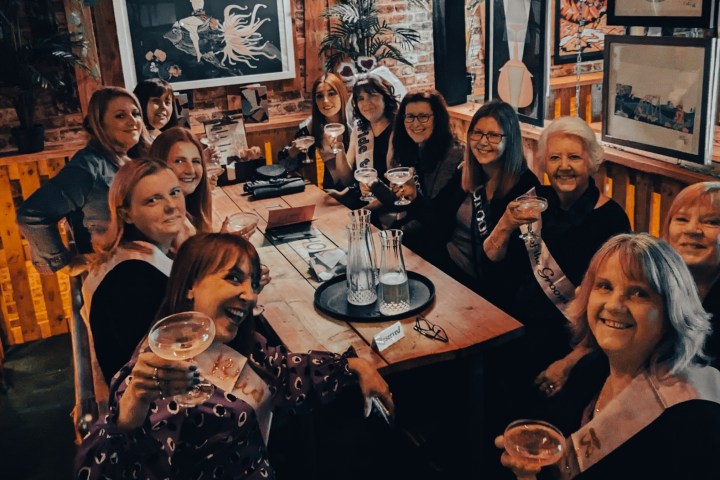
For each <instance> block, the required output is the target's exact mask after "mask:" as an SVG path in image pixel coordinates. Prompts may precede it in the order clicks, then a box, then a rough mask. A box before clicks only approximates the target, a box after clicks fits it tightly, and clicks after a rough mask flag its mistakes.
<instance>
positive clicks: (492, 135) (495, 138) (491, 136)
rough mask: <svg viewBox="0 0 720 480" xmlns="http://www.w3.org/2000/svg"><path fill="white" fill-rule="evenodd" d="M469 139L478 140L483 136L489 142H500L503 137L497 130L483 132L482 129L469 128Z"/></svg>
mask: <svg viewBox="0 0 720 480" xmlns="http://www.w3.org/2000/svg"><path fill="white" fill-rule="evenodd" d="M469 136H470V140H477V141H480V140H482V139H483V137H485V138H487V141H488V142H489V143H494V144H497V143H500V142H502V139H503V138H504V137H505V135H504V134H502V133H497V132H483V131H482V130H470V135H469Z"/></svg>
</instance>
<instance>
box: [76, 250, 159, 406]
mask: <svg viewBox="0 0 720 480" xmlns="http://www.w3.org/2000/svg"><path fill="white" fill-rule="evenodd" d="M132 243H135V244H137V245H139V246H140V247H141V248H143V250H136V249H129V248H125V247H119V248H117V249H116V250H115V252H114V253H113V255H112V256H111V257H110V258H109V259H108V260H107V261H105V262H103V263H101V264H99V265H97V266H95V267H94V268H91V269H90V271H89V272H88V275H87V278H85V280H84V281H83V286H82V295H83V306H82V309H81V310H80V313H81V314H82V317H83V320H84V321H85V328H86V329H87V334H88V344H89V347H90V363H91V366H92V372H93V384H94V389H95V401H96V402H97V404H98V411H99V413H100V418H102V416H103V415H104V414H106V413H107V411H108V408H107V407H108V396H109V391H108V385H107V383H105V377H104V376H103V374H102V370H101V369H100V364H99V363H98V361H97V356H96V355H95V341H94V340H93V336H92V329H91V328H90V307H91V306H92V298H93V295H94V294H95V290H97V288H98V287H99V286H100V284H101V283H102V281H103V279H104V278H105V276H106V275H107V274H108V273H109V272H110V271H111V270H112V269H113V268H115V267H116V266H117V265H119V264H121V263H122V262H124V261H126V260H144V261H146V262H147V263H149V264H150V265H152V266H154V267H155V268H157V269H158V270H160V271H161V272H162V273H163V274H165V275H167V276H168V277H169V276H170V269H171V268H172V260H170V259H169V258H168V257H167V255H165V254H164V253H162V251H160V249H159V248H158V247H156V246H155V245H153V244H152V243H149V242H142V241H135V242H132ZM128 360H129V358H128Z"/></svg>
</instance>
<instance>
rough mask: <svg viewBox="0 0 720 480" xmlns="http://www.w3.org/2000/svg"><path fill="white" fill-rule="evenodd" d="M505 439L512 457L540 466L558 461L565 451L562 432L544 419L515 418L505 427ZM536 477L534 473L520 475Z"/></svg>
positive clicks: (525, 477) (520, 478)
mask: <svg viewBox="0 0 720 480" xmlns="http://www.w3.org/2000/svg"><path fill="white" fill-rule="evenodd" d="M503 440H504V442H505V450H506V451H507V452H508V454H510V456H511V457H515V458H518V459H521V460H523V461H524V462H527V463H534V464H536V465H537V466H539V467H545V466H547V465H552V464H554V463H557V462H558V461H559V460H560V459H561V458H562V456H563V453H564V452H563V450H564V446H565V437H564V436H563V434H562V432H561V431H560V430H558V429H557V428H556V427H554V426H553V425H551V424H549V423H547V422H543V421H542V420H527V419H523V420H515V421H514V422H512V423H510V425H508V426H507V428H506V429H505V433H504V434H503ZM534 478H535V476H534V475H527V476H521V477H518V479H519V480H523V479H534Z"/></svg>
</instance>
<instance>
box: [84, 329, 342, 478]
mask: <svg viewBox="0 0 720 480" xmlns="http://www.w3.org/2000/svg"><path fill="white" fill-rule="evenodd" d="M348 356H355V352H354V351H353V350H352V348H351V349H350V350H348V352H346V353H345V354H343V355H338V354H333V353H326V352H310V353H308V354H296V353H290V352H288V351H287V349H286V348H285V347H284V346H277V347H276V346H269V345H268V344H267V341H266V340H265V338H263V337H261V336H260V335H257V334H256V342H255V345H254V348H253V352H252V353H251V355H250V356H249V358H250V361H253V362H255V363H256V364H257V365H258V366H260V367H261V368H263V369H265V370H267V371H268V372H271V373H272V375H273V377H274V380H275V382H274V384H273V385H270V391H271V393H272V394H273V397H272V404H273V410H274V411H275V412H278V411H285V412H287V413H290V414H293V413H299V412H302V411H307V410H308V409H309V408H310V406H311V405H312V403H313V402H312V401H310V399H311V398H316V399H318V400H320V401H321V402H323V403H324V402H328V401H331V400H332V399H333V398H334V397H335V394H336V393H337V392H338V390H339V389H340V388H342V387H343V386H345V385H347V384H349V383H352V382H354V381H355V376H354V375H353V374H352V373H351V372H350V370H349V369H348V364H347V360H346V358H347V357H348ZM136 360H137V358H136V357H133V359H132V360H131V361H130V363H128V364H127V365H125V366H124V367H123V368H122V369H121V370H120V372H118V373H117V375H116V376H115V377H114V378H113V381H112V384H111V397H112V398H113V402H112V406H111V409H110V415H108V416H107V417H106V418H105V419H103V420H101V421H99V422H98V423H97V424H96V425H95V426H94V428H93V429H92V431H91V432H90V433H89V434H88V435H87V436H86V437H85V439H83V443H82V445H81V447H80V449H79V452H78V456H77V458H76V472H77V479H78V480H91V479H105V478H112V479H126V478H127V479H132V478H143V479H150V480H161V479H165V478H173V479H199V478H202V479H215V478H216V479H243V480H255V479H263V480H264V479H274V478H275V472H274V470H273V469H272V467H271V466H270V464H269V463H268V456H267V450H266V447H265V443H264V442H263V439H262V435H261V432H260V428H259V423H258V418H257V416H256V413H255V410H254V409H253V408H252V407H251V406H250V405H249V404H248V403H246V402H245V401H243V400H242V399H241V398H238V397H237V396H235V395H233V394H232V393H227V392H224V391H222V390H220V389H219V388H216V389H215V392H214V393H213V395H212V396H211V397H210V398H209V399H208V400H207V401H206V402H205V403H203V404H202V405H199V406H197V407H193V408H188V409H182V408H179V407H178V406H177V404H176V403H175V402H174V401H173V400H172V399H171V398H167V399H162V400H158V401H157V402H156V403H153V404H152V405H151V406H150V409H149V411H148V416H147V418H146V419H145V423H144V425H143V426H142V427H141V428H139V429H137V430H135V431H134V432H131V433H122V432H120V431H119V430H118V429H117V424H116V421H117V413H118V412H117V405H118V400H119V399H120V397H122V395H123V393H124V392H125V389H126V388H127V385H128V382H129V374H130V372H131V371H132V368H133V366H134V365H135V362H136Z"/></svg>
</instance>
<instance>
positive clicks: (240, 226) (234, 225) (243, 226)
mask: <svg viewBox="0 0 720 480" xmlns="http://www.w3.org/2000/svg"><path fill="white" fill-rule="evenodd" d="M258 221H259V219H258V216H257V215H255V214H254V213H250V212H238V213H234V214H232V215H230V216H229V217H228V223H227V230H228V232H230V233H238V234H240V235H242V236H243V238H245V239H246V240H247V239H249V238H250V237H251V236H252V233H253V232H254V231H255V227H257V224H258ZM248 233H249V234H250V235H248Z"/></svg>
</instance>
